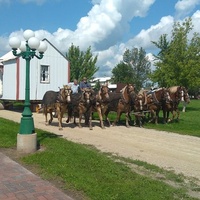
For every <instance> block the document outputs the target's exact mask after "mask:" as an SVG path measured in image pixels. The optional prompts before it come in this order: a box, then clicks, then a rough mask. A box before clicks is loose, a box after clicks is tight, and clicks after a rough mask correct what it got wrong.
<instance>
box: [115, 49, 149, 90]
mask: <svg viewBox="0 0 200 200" xmlns="http://www.w3.org/2000/svg"><path fill="white" fill-rule="evenodd" d="M150 67H151V63H150V61H149V59H148V57H147V56H146V52H145V50H144V49H143V48H140V49H137V48H133V49H132V50H129V49H127V50H126V51H125V52H124V55H123V62H120V63H119V64H118V65H117V66H116V67H115V68H113V70H112V80H113V82H115V83H118V82H120V83H132V84H134V85H135V87H136V89H137V90H139V89H141V87H143V86H144V82H146V81H147V79H148V76H149V74H150V72H151V70H150Z"/></svg>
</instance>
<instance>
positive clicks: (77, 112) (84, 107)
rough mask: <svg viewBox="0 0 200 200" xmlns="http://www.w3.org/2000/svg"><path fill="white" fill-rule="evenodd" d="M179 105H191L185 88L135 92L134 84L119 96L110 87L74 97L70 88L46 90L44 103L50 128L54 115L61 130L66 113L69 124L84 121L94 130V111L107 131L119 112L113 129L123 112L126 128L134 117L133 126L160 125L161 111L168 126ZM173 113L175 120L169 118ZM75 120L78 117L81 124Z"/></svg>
mask: <svg viewBox="0 0 200 200" xmlns="http://www.w3.org/2000/svg"><path fill="white" fill-rule="evenodd" d="M180 102H184V103H189V102H190V98H189V95H188V92H187V90H186V88H185V87H182V86H173V87H169V88H164V87H163V88H158V89H155V90H150V91H146V90H143V89H142V90H140V91H139V92H136V91H135V87H134V85H133V84H126V85H125V87H124V88H122V89H121V91H120V92H118V93H116V92H110V91H109V88H108V86H107V85H102V86H101V87H100V89H99V90H98V91H95V90H93V89H91V88H86V89H85V90H84V91H82V92H80V93H76V94H72V90H71V87H70V86H68V85H64V86H63V88H61V89H59V91H57V92H55V91H47V92H46V93H45V94H44V97H43V100H42V107H43V113H44V115H45V122H46V124H47V125H48V124H51V122H52V120H53V112H54V113H56V116H57V118H58V126H59V130H62V129H63V125H62V120H63V117H64V114H65V113H67V119H66V123H69V122H70V121H72V119H73V123H74V124H75V125H78V127H80V128H81V127H82V125H81V121H82V119H83V118H84V120H85V125H87V126H89V129H90V130H92V129H93V125H92V117H93V113H94V112H97V113H98V116H99V121H100V127H101V128H105V125H104V122H105V123H106V124H107V125H108V126H111V122H110V120H109V113H110V112H115V113H116V118H115V120H114V121H113V122H112V125H113V126H115V125H116V123H117V122H119V121H120V117H121V114H122V113H125V117H126V127H130V121H131V114H134V116H135V120H134V125H138V126H140V127H141V126H142V124H143V121H144V119H148V122H153V123H155V124H157V123H158V118H159V112H160V111H162V112H163V123H169V122H170V121H173V120H174V119H175V118H176V119H177V120H178V119H179V115H180V111H179V109H178V105H179V103H180ZM48 113H49V115H50V119H49V120H48V119H47V115H48ZM170 113H171V114H172V118H170V117H169V115H170ZM76 118H78V124H77V122H76ZM104 119H105V120H104Z"/></svg>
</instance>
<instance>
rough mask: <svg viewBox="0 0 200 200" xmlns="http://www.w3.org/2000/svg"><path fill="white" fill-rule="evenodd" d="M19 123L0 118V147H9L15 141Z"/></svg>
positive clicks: (14, 143) (13, 144)
mask: <svg viewBox="0 0 200 200" xmlns="http://www.w3.org/2000/svg"><path fill="white" fill-rule="evenodd" d="M18 132H19V124H18V123H15V122H12V121H9V120H6V119H3V118H0V138H1V139H0V147H3V148H9V147H13V146H15V145H16V143H17V133H18Z"/></svg>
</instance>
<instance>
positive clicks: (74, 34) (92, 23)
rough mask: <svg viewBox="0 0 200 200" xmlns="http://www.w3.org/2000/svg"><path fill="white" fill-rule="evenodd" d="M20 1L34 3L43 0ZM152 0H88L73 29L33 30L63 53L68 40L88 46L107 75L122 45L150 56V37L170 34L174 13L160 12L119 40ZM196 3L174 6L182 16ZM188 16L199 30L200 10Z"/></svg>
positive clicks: (3, 40) (3, 43) (2, 40)
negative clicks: (146, 25)
mask: <svg viewBox="0 0 200 200" xmlns="http://www.w3.org/2000/svg"><path fill="white" fill-rule="evenodd" d="M22 1H23V2H24V3H28V2H36V3H37V2H44V1H45V0H43V1H40V0H38V1H37V0H21V2H22ZM2 2H9V0H7V1H6V0H4V1H3V0H0V4H1V3H2ZM154 2H155V0H141V1H138V0H91V3H92V4H93V7H92V9H91V10H90V11H89V12H88V14H87V16H84V17H82V18H81V19H80V21H79V22H78V24H77V29H76V30H75V31H71V30H69V29H64V27H60V28H58V29H57V31H55V32H53V33H50V32H48V31H46V30H37V31H36V32H35V33H36V36H37V37H38V38H39V39H43V38H47V39H48V40H49V41H50V42H51V43H52V44H53V45H55V46H56V47H57V48H58V49H59V50H60V51H61V52H63V53H66V52H67V50H68V48H69V47H70V46H71V44H72V43H73V44H74V45H76V46H79V47H80V49H81V50H86V49H87V48H88V47H89V46H91V48H92V52H94V54H95V55H98V63H97V66H99V67H100V70H99V71H98V72H97V74H96V76H104V75H106V76H108V75H111V70H112V69H113V67H114V66H116V64H117V63H119V62H120V61H121V60H122V55H123V53H124V51H125V49H126V48H130V49H131V48H133V47H142V48H144V49H145V50H146V52H147V53H148V55H149V56H150V58H152V54H150V53H155V51H156V49H155V45H153V44H152V42H151V41H158V39H159V37H160V35H162V34H169V35H170V34H171V30H172V26H173V23H174V17H173V16H164V17H162V18H161V19H160V21H159V23H158V24H152V25H151V26H150V27H149V28H148V29H146V30H145V29H143V30H141V31H140V32H139V34H138V35H136V36H134V37H133V38H130V39H129V40H128V41H127V42H123V43H122V41H123V39H124V38H123V37H124V35H125V34H128V33H129V29H130V22H131V21H133V20H134V18H135V17H145V16H146V15H147V13H148V10H149V9H150V7H151V5H153V3H154ZM198 4H200V0H189V1H188V0H182V1H180V0H179V1H178V2H177V4H176V6H175V7H176V11H177V16H183V13H184V12H186V13H187V12H191V11H192V10H193V9H194V6H196V5H198ZM192 19H193V24H194V31H197V32H199V22H200V11H196V13H194V14H193V16H192ZM147 20H148V18H147ZM132 28H133V29H134V27H132ZM22 33H23V30H19V31H16V32H13V33H11V34H10V37H12V36H17V35H19V37H21V38H22ZM0 45H1V47H2V46H3V47H4V50H3V51H5V53H6V51H8V50H9V49H10V48H9V46H8V38H6V37H0ZM0 53H2V52H0Z"/></svg>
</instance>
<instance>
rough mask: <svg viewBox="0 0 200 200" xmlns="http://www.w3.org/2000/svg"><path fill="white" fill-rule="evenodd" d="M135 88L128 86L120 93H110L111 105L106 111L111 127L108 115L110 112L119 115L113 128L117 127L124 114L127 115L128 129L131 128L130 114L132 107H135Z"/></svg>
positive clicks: (109, 104)
mask: <svg viewBox="0 0 200 200" xmlns="http://www.w3.org/2000/svg"><path fill="white" fill-rule="evenodd" d="M134 90H135V87H134V85H132V84H127V85H126V86H125V87H124V88H123V89H122V90H121V92H120V93H115V92H110V93H109V99H110V100H109V103H108V105H107V108H106V109H105V118H106V121H107V122H108V124H109V126H110V120H109V118H108V114H109V112H110V111H114V112H116V113H117V117H116V119H115V120H114V122H113V124H112V125H113V126H115V125H116V122H118V121H119V120H120V116H121V114H122V113H125V115H126V127H129V126H130V125H129V120H130V112H131V106H132V105H133V102H134V98H135V91H134Z"/></svg>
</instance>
